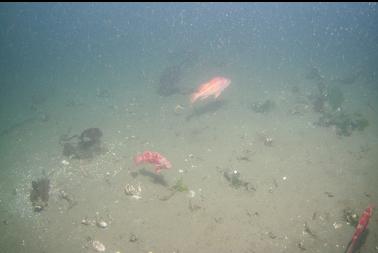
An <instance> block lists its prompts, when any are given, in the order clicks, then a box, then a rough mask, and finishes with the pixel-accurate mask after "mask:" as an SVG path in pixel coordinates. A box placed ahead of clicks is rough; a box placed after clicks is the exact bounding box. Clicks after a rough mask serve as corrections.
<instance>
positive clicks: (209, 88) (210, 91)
mask: <svg viewBox="0 0 378 253" xmlns="http://www.w3.org/2000/svg"><path fill="white" fill-rule="evenodd" d="M230 83H231V80H230V79H228V78H225V77H220V76H217V77H214V78H213V79H211V80H210V81H208V82H207V83H204V84H202V85H201V86H199V87H198V89H197V91H196V92H194V93H193V94H192V95H191V96H190V102H191V103H192V104H193V103H194V102H196V101H197V99H201V100H202V99H205V98H207V97H209V96H212V95H214V97H215V98H217V97H219V95H220V94H221V93H222V91H223V90H224V89H226V88H227V87H228V86H229V85H230Z"/></svg>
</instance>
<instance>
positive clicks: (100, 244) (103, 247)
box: [92, 241, 106, 252]
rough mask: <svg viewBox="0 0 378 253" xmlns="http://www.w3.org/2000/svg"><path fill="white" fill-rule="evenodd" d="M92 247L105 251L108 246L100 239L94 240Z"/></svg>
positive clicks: (98, 250)
mask: <svg viewBox="0 0 378 253" xmlns="http://www.w3.org/2000/svg"><path fill="white" fill-rule="evenodd" d="M92 247H93V249H94V250H95V251H97V252H105V250H106V248H105V245H104V244H103V243H101V242H100V241H92Z"/></svg>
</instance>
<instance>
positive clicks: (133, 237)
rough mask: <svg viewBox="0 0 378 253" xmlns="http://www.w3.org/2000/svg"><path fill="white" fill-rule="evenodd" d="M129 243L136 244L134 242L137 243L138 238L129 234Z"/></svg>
mask: <svg viewBox="0 0 378 253" xmlns="http://www.w3.org/2000/svg"><path fill="white" fill-rule="evenodd" d="M129 241H130V242H136V241H138V237H136V235H134V234H131V235H130V238H129Z"/></svg>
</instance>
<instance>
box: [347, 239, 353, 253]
mask: <svg viewBox="0 0 378 253" xmlns="http://www.w3.org/2000/svg"><path fill="white" fill-rule="evenodd" d="M353 250H354V242H353V240H351V241H350V242H349V243H348V246H347V248H346V250H345V253H353Z"/></svg>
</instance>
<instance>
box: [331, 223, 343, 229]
mask: <svg viewBox="0 0 378 253" xmlns="http://www.w3.org/2000/svg"><path fill="white" fill-rule="evenodd" d="M332 225H333V227H334V228H335V229H338V228H341V227H342V226H343V224H341V223H337V222H335V223H333V224H332Z"/></svg>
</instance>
